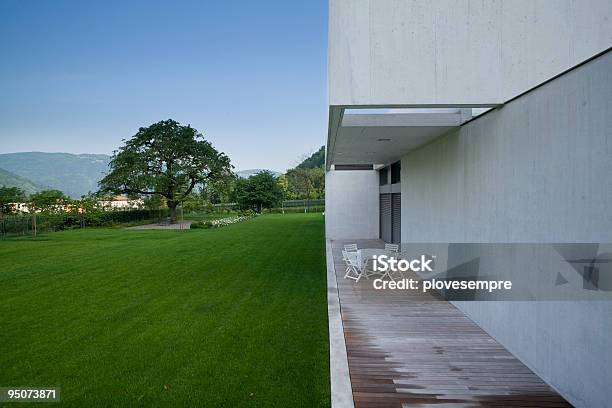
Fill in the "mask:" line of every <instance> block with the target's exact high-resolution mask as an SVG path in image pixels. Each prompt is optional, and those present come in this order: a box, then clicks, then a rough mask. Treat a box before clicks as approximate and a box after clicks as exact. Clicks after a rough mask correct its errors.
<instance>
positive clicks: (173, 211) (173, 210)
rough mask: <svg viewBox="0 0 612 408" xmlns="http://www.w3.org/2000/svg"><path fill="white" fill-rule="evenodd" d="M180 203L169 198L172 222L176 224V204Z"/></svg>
mask: <svg viewBox="0 0 612 408" xmlns="http://www.w3.org/2000/svg"><path fill="white" fill-rule="evenodd" d="M177 205H178V203H177V202H176V201H171V200H168V208H169V209H170V224H176V220H177V216H176V206H177Z"/></svg>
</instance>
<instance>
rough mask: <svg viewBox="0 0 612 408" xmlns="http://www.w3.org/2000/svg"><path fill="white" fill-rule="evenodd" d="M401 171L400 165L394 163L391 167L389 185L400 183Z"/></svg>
mask: <svg viewBox="0 0 612 408" xmlns="http://www.w3.org/2000/svg"><path fill="white" fill-rule="evenodd" d="M401 171H402V163H401V162H395V163H393V164H392V165H391V184H395V183H399V182H400V173H401Z"/></svg>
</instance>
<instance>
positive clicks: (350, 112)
mask: <svg viewBox="0 0 612 408" xmlns="http://www.w3.org/2000/svg"><path fill="white" fill-rule="evenodd" d="M491 107H492V106H483V105H479V106H478V107H472V106H467V107H466V106H461V107H448V106H446V107H425V108H422V107H418V108H415V107H411V108H401V109H393V108H384V107H383V108H381V107H377V108H376V109H363V108H361V109H355V108H354V107H351V106H330V110H329V130H328V139H327V157H326V167H327V169H328V170H329V169H331V167H332V165H336V164H373V165H374V166H377V165H381V164H383V165H384V164H389V163H392V162H394V161H396V160H398V159H400V158H401V157H402V156H403V155H405V154H406V153H408V152H410V151H411V150H414V149H416V148H418V147H420V146H423V145H424V144H426V143H428V142H430V141H432V140H434V139H436V138H438V137H440V136H442V135H443V134H445V133H447V132H449V131H451V130H453V129H456V128H458V127H459V126H461V124H463V123H465V122H467V121H468V120H470V119H472V117H473V116H474V115H475V114H478V113H482V112H484V111H486V110H487V109H489V108H491Z"/></svg>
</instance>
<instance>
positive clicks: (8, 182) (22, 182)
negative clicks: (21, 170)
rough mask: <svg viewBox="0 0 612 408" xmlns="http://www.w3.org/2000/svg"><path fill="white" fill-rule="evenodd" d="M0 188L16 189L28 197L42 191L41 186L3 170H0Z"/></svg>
mask: <svg viewBox="0 0 612 408" xmlns="http://www.w3.org/2000/svg"><path fill="white" fill-rule="evenodd" d="M0 187H18V188H20V189H21V190H23V191H24V192H25V193H26V194H28V195H29V194H33V193H36V192H37V191H40V190H43V187H42V186H39V185H37V184H35V183H32V182H31V181H30V180H28V179H27V178H24V177H20V176H18V175H16V174H13V173H11V172H10V171H7V170H4V169H0Z"/></svg>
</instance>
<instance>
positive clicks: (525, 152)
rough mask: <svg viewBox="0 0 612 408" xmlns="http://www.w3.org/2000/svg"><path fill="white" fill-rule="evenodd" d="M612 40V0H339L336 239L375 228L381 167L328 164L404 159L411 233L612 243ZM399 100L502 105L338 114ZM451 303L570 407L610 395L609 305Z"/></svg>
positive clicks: (329, 213)
mask: <svg viewBox="0 0 612 408" xmlns="http://www.w3.org/2000/svg"><path fill="white" fill-rule="evenodd" d="M610 47H612V2H610V1H609V0H589V1H578V0H574V1H571V0H559V1H553V0H550V1H542V0H539V1H538V0H536V1H528V0H513V1H494V0H492V1H484V2H483V1H472V0H459V1H450V0H448V1H447V0H440V1H425V0H415V1H403V0H330V24H329V115H330V116H329V133H328V146H327V169H328V172H327V175H326V233H327V237H328V238H331V239H351V238H354V239H359V238H377V237H378V228H379V226H378V221H379V214H378V211H379V208H378V194H379V191H381V190H380V188H379V185H378V177H377V176H376V172H375V171H371V172H352V171H334V170H333V166H334V165H335V164H351V163H354V164H365V163H371V164H373V165H375V166H381V165H389V164H390V163H392V162H393V161H396V160H401V200H402V202H401V220H402V226H401V240H402V242H405V243H408V242H419V243H422V242H431V243H435V242H455V243H471V242H482V243H520V242H530V243H553V242H557V243H558V242H599V243H610V242H612V147H611V146H612V51H609V50H610ZM541 84H543V85H541ZM539 85H541V86H539ZM534 87H535V88H536V89H533V88H534ZM399 107H414V108H432V107H435V108H442V107H443V108H449V107H464V108H465V107H494V109H493V110H492V111H491V112H488V113H486V114H485V115H483V116H481V117H477V118H474V119H473V120H471V121H469V122H468V123H464V122H463V121H462V122H461V123H459V124H455V125H454V124H452V123H450V122H449V121H448V120H447V119H443V118H442V116H440V117H439V118H437V119H436V118H435V117H433V119H434V120H433V121H429V122H427V121H423V120H421V119H420V118H417V116H412V117H411V118H409V117H403V116H402V117H398V116H397V115H395V116H394V115H389V113H386V114H385V113H381V114H380V115H374V116H372V117H366V116H364V117H363V118H359V117H356V115H351V116H350V118H349V119H348V120H344V116H345V110H346V109H350V108H388V109H391V108H399ZM423 117H425V116H421V118H423ZM447 117H448V115H447ZM447 117H446V118H447ZM415 118H417V119H416V120H415ZM428 120H429V119H428ZM436 120H439V121H438V122H436ZM366 174H367V175H366ZM456 305H457V306H458V307H459V308H461V309H462V310H463V311H464V312H465V313H466V314H467V315H468V316H469V317H470V318H472V319H473V320H474V321H475V322H477V323H478V324H479V325H480V326H481V327H483V328H484V329H485V330H487V331H488V332H489V333H490V334H491V335H492V336H493V337H495V338H496V339H497V340H498V341H499V342H500V343H502V344H503V345H505V346H506V347H507V348H508V349H509V350H510V351H511V352H513V353H514V354H515V355H516V356H517V357H518V358H519V359H521V360H522V361H523V362H524V363H525V364H526V365H528V366H529V367H530V368H531V369H533V370H534V371H535V372H536V373H538V374H539V375H540V376H541V377H542V378H543V379H544V380H546V381H547V382H548V383H549V384H551V385H552V386H553V387H555V388H556V389H557V390H558V391H559V392H560V393H561V394H562V395H563V396H564V397H565V398H567V399H568V401H569V402H571V403H572V404H574V405H575V406H577V407H605V406H609V401H612V388H611V387H609V384H610V383H612V369H611V368H610V367H612V349H611V348H610V347H609V345H608V344H607V339H609V338H611V337H612V305H611V303H607V302H600V303H596V302H582V303H581V302H531V303H530V302H457V303H456Z"/></svg>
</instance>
